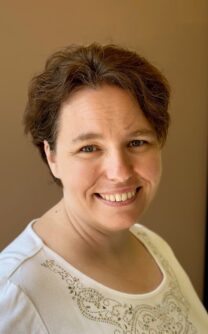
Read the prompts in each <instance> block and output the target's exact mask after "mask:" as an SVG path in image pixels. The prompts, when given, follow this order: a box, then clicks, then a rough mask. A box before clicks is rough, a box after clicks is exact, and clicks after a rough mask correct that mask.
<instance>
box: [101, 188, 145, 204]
mask: <svg viewBox="0 0 208 334" xmlns="http://www.w3.org/2000/svg"><path fill="white" fill-rule="evenodd" d="M141 188H142V187H138V188H136V190H134V191H129V192H124V193H119V194H118V193H115V194H102V193H101V194H99V193H96V194H95V195H96V197H98V198H99V199H102V200H104V201H106V202H111V203H115V202H120V203H129V202H132V200H134V199H135V198H136V195H137V193H138V192H139V191H140V189H141Z"/></svg>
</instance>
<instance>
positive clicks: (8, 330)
mask: <svg viewBox="0 0 208 334" xmlns="http://www.w3.org/2000/svg"><path fill="white" fill-rule="evenodd" d="M0 333H4V334H16V333H21V334H28V333H31V334H39V333H42V334H47V333H48V331H47V329H46V327H45V325H44V323H43V321H42V320H41V317H40V315H39V313H38V311H37V310H36V308H35V306H34V305H33V303H32V302H31V300H30V299H29V298H28V297H27V296H26V294H25V293H24V292H23V291H22V290H21V288H19V287H18V286H16V285H15V284H13V283H12V282H10V281H9V280H8V279H6V278H0Z"/></svg>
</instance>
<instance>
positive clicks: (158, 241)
mask: <svg viewBox="0 0 208 334" xmlns="http://www.w3.org/2000/svg"><path fill="white" fill-rule="evenodd" d="M130 230H131V232H132V233H133V234H134V235H136V236H137V237H138V238H141V239H142V240H144V241H145V242H146V243H148V244H149V245H150V246H152V247H155V248H157V249H158V251H161V252H162V253H163V252H164V251H166V252H168V254H169V255H171V256H172V255H174V254H173V250H172V248H171V247H170V245H169V244H168V243H167V242H166V241H165V240H164V239H163V238H162V237H161V236H160V235H158V234H157V233H156V232H154V231H152V230H150V229H149V228H147V227H146V226H144V225H142V224H138V223H137V224H134V225H133V226H132V227H131V229H130Z"/></svg>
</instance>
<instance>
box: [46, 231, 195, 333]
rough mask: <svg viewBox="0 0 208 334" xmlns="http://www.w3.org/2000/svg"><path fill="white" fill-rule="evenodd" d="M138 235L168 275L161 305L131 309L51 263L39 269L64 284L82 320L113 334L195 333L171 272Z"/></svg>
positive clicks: (143, 304)
mask: <svg viewBox="0 0 208 334" xmlns="http://www.w3.org/2000/svg"><path fill="white" fill-rule="evenodd" d="M138 235H139V236H142V238H143V239H144V240H145V243H146V244H147V245H148V246H149V247H150V249H151V250H152V252H153V254H154V255H155V256H156V257H157V258H158V259H159V260H160V263H161V265H162V266H163V268H164V269H165V271H166V274H167V281H168V286H167V287H166V290H165V292H164V293H161V300H160V302H158V303H155V305H150V304H147V303H145V302H144V300H143V301H142V300H139V301H138V302H137V305H136V306H135V305H134V306H133V305H131V304H128V303H122V302H120V301H118V300H116V299H114V298H108V297H105V296H104V295H103V294H102V293H100V292H99V291H97V290H96V289H95V288H91V287H88V286H86V285H84V284H83V283H82V282H81V280H80V279H79V278H77V277H75V276H73V275H71V274H70V273H69V272H68V271H66V270H65V269H63V268H62V267H61V266H60V265H58V264H57V263H56V262H55V261H54V260H46V261H45V262H43V263H42V266H44V267H45V268H48V269H49V270H50V271H51V272H53V273H55V274H56V275H58V276H59V277H60V278H61V279H62V280H63V281H64V282H65V284H66V287H67V289H68V292H69V294H70V295H71V298H72V300H73V301H74V303H76V304H77V306H78V308H79V310H80V312H81V314H82V315H83V316H84V317H86V318H88V319H90V320H92V321H96V322H100V323H106V324H109V325H111V326H113V329H112V330H113V332H112V333H113V334H166V333H167V334H197V330H196V329H195V327H194V326H193V324H192V323H191V322H190V321H189V316H188V312H189V304H188V302H187V300H186V299H185V298H184V296H183V294H182V291H181V289H180V286H179V283H178V281H177V278H176V276H175V274H174V271H173V270H172V268H171V266H170V265H169V263H168V261H167V260H166V259H164V257H163V256H162V255H161V254H160V253H159V252H158V250H157V248H156V247H155V246H154V245H153V244H152V243H151V242H150V241H149V239H148V236H147V235H146V233H141V232H138ZM150 298H151V297H150ZM147 300H148V299H147Z"/></svg>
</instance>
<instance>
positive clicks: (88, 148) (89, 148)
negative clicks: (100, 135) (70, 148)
mask: <svg viewBox="0 0 208 334" xmlns="http://www.w3.org/2000/svg"><path fill="white" fill-rule="evenodd" d="M96 151H97V147H96V146H95V145H86V146H84V147H82V148H81V149H80V152H84V153H93V152H96Z"/></svg>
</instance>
